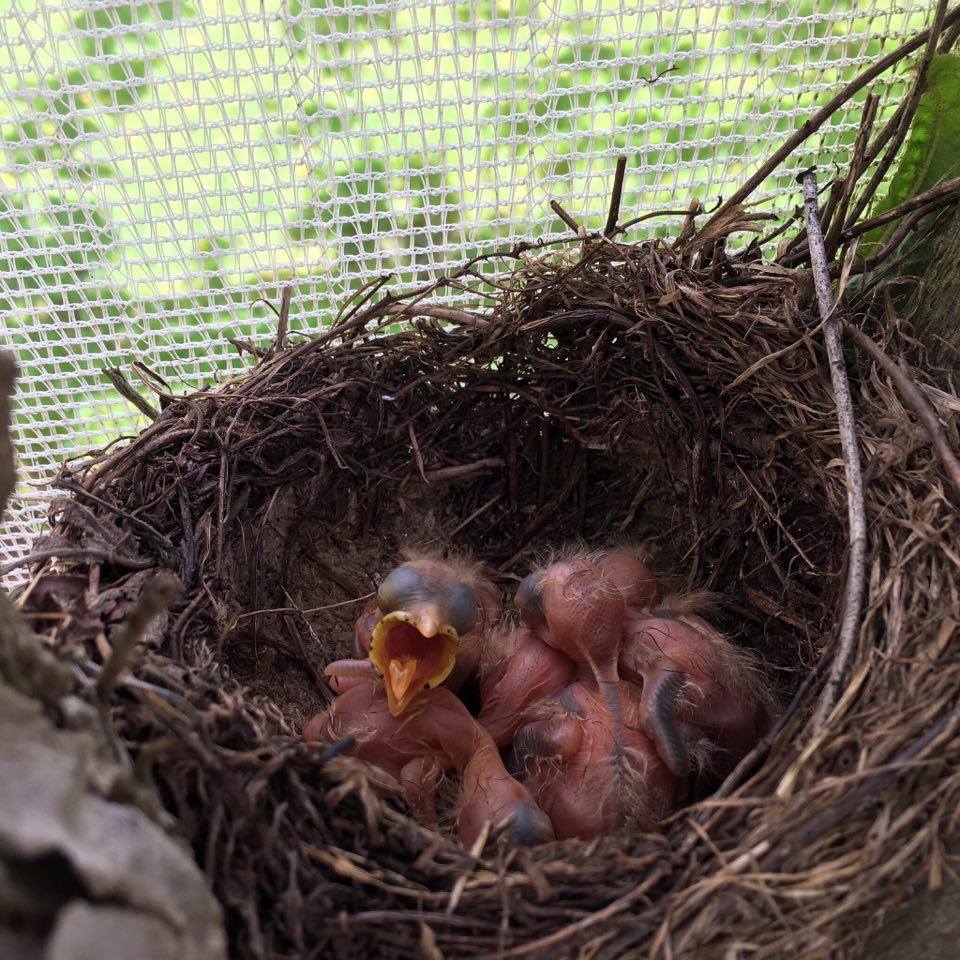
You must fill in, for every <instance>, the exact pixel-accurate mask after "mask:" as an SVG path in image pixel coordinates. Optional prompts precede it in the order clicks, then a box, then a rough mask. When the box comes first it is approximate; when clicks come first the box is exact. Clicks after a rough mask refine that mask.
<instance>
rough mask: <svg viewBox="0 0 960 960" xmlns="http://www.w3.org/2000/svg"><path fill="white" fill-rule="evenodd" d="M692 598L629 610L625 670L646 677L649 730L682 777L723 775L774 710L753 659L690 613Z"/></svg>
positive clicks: (764, 727) (622, 666) (760, 732)
mask: <svg viewBox="0 0 960 960" xmlns="http://www.w3.org/2000/svg"><path fill="white" fill-rule="evenodd" d="M694 603H695V598H688V599H687V600H683V599H682V598H668V599H667V600H666V601H665V602H663V603H662V604H661V605H660V606H658V607H656V608H654V609H653V610H628V613H627V618H626V633H627V641H626V643H625V644H624V647H623V651H622V652H621V654H620V673H621V675H622V676H623V678H624V679H626V680H631V681H633V682H635V683H638V684H642V688H643V694H642V701H643V706H644V710H645V711H646V714H647V725H646V729H647V732H648V733H649V734H650V736H651V737H652V738H653V741H654V743H655V744H656V745H657V751H658V752H659V754H660V756H661V757H662V758H663V761H664V763H666V765H667V766H668V767H669V768H670V770H672V771H673V772H674V773H675V774H677V775H678V776H686V775H687V774H689V773H691V772H693V769H694V767H695V766H699V767H702V768H706V769H708V770H709V772H710V773H711V774H713V775H714V776H719V777H724V776H726V775H727V774H728V773H729V772H730V771H732V770H733V768H734V767H735V766H736V765H737V763H739V761H740V760H741V759H743V757H745V756H746V755H747V754H748V753H749V752H750V750H751V749H752V748H753V747H754V745H755V744H756V742H757V741H758V740H759V738H760V737H761V736H762V735H763V734H764V733H765V732H766V730H767V729H768V727H769V724H770V721H771V719H772V716H773V707H772V701H771V700H770V698H769V696H768V694H767V693H766V692H765V691H764V690H763V688H762V685H761V683H760V676H759V674H758V673H757V671H756V669H755V667H754V665H753V662H752V658H751V657H750V656H749V654H747V653H746V652H744V651H742V650H740V649H739V648H737V647H735V646H734V645H733V644H731V643H730V642H729V641H728V640H727V639H726V638H725V637H723V636H722V635H721V634H719V633H718V632H717V631H716V630H714V629H713V628H712V627H711V626H710V625H709V624H708V623H707V622H706V621H705V620H704V619H703V618H702V617H700V616H698V615H696V614H695V613H693V612H692V610H691V607H692V606H693V605H694Z"/></svg>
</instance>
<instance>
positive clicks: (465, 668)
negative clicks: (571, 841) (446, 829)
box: [303, 557, 553, 846]
mask: <svg viewBox="0 0 960 960" xmlns="http://www.w3.org/2000/svg"><path fill="white" fill-rule="evenodd" d="M499 603H500V593H499V591H498V590H497V589H496V587H494V586H493V584H492V583H490V582H489V581H487V580H484V579H483V578H482V577H480V576H479V575H478V574H477V572H476V569H475V568H473V567H470V566H468V565H466V564H463V563H457V562H450V561H441V560H437V559H434V558H428V557H414V558H411V559H410V560H408V561H407V562H406V563H404V564H403V565H401V566H399V567H397V568H396V569H394V570H393V571H392V572H391V573H390V574H389V575H388V576H387V577H386V578H385V579H384V581H383V582H382V583H381V584H380V589H379V590H378V592H377V599H376V603H375V604H373V605H371V606H370V607H369V608H368V609H367V610H365V611H364V613H363V614H362V615H361V616H360V619H359V620H358V621H357V626H356V633H355V644H356V652H357V654H358V655H361V656H362V655H364V654H365V655H366V659H363V660H360V659H357V660H340V661H336V662H335V663H332V664H330V665H329V666H328V667H327V669H326V673H327V675H328V676H329V677H330V678H331V686H332V687H333V689H334V690H335V691H336V692H337V693H339V694H340V695H339V696H338V697H337V698H336V700H334V702H333V703H332V704H331V705H330V707H329V708H328V709H327V710H326V711H324V712H323V713H321V714H318V715H317V716H316V717H314V718H313V719H312V720H311V721H310V722H309V723H308V724H307V726H306V727H305V728H304V732H303V736H304V739H306V740H308V741H314V740H323V741H325V742H332V741H335V740H339V739H341V738H343V737H346V736H348V735H352V736H353V737H354V738H355V739H356V745H355V746H354V748H353V749H352V751H351V752H352V753H353V754H354V755H356V756H359V757H361V758H362V759H364V760H366V761H368V762H369V763H372V764H374V765H376V766H377V767H379V768H381V769H382V770H385V771H387V772H388V773H390V774H392V775H393V776H394V777H396V778H397V780H398V781H399V782H400V785H401V788H402V789H403V792H404V795H405V797H406V799H407V802H408V803H409V805H410V809H411V811H412V812H413V813H414V815H415V816H416V817H417V818H418V819H419V820H420V821H421V823H424V824H425V825H427V826H436V824H437V805H436V789H437V786H438V784H439V781H440V779H441V777H442V776H443V775H444V774H446V773H448V772H455V773H456V774H458V776H459V796H458V802H457V830H458V834H459V836H460V839H461V841H462V842H463V843H464V844H465V845H466V846H472V845H473V843H474V841H475V840H476V839H477V837H478V836H479V835H480V833H481V831H482V830H483V828H484V824H485V823H487V822H489V823H490V824H491V825H492V827H493V828H494V830H499V831H502V835H503V836H505V837H506V838H507V839H509V840H511V841H512V842H514V843H520V844H535V843H543V842H545V841H546V840H550V839H552V838H553V829H552V827H551V824H550V821H549V819H548V818H547V817H546V815H545V814H544V813H543V812H542V811H541V810H540V809H539V808H538V807H537V805H536V804H535V803H534V801H533V798H532V796H531V794H530V791H529V790H528V789H527V788H526V787H524V786H523V785H522V784H520V783H518V782H517V781H516V780H515V779H514V778H513V777H511V776H510V774H509V773H508V772H507V770H506V768H505V767H504V765H503V761H502V759H501V757H500V753H499V751H498V750H497V747H496V745H495V744H494V743H493V741H492V740H491V739H490V735H489V734H488V733H487V732H486V730H484V729H483V727H481V726H480V725H479V724H478V723H477V721H476V720H475V719H474V718H473V717H472V716H471V715H470V713H469V711H468V710H467V708H466V707H465V706H464V705H463V703H461V701H460V700H459V699H458V698H457V697H456V696H455V695H454V693H453V692H452V691H453V690H459V689H461V688H462V687H463V686H464V684H465V683H466V682H467V681H468V680H470V679H471V678H472V677H474V676H475V674H476V670H477V665H478V663H479V661H480V655H481V643H482V640H483V638H484V637H485V636H486V633H487V630H488V628H489V627H490V626H492V625H493V624H495V623H496V622H497V621H498V619H499V616H500V608H499ZM441 684H445V687H441V686H440V685H441Z"/></svg>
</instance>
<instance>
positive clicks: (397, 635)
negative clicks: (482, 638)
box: [370, 610, 460, 717]
mask: <svg viewBox="0 0 960 960" xmlns="http://www.w3.org/2000/svg"><path fill="white" fill-rule="evenodd" d="M459 646H460V638H459V637H458V636H457V631H456V630H454V629H453V627H451V626H450V625H449V624H444V623H442V622H441V621H440V618H439V617H437V616H436V615H435V614H434V613H432V612H430V611H425V612H423V613H410V612H409V611H406V610H395V611H394V612H393V613H388V614H387V615H386V616H385V617H384V618H383V619H382V620H381V621H380V622H379V623H378V624H377V625H376V626H375V627H374V629H373V634H372V636H371V638H370V662H371V663H372V664H373V665H374V666H375V667H376V668H377V671H378V672H379V673H380V674H381V675H382V676H383V683H384V686H385V687H386V691H387V706H388V708H389V709H390V713H391V714H392V715H393V716H395V717H399V716H400V715H401V714H402V713H403V712H404V711H405V710H406V709H407V707H409V706H410V704H411V703H412V702H413V701H414V700H415V699H416V697H417V694H419V693H420V691H421V690H425V689H429V688H432V687H436V686H439V685H440V684H441V683H443V681H444V680H446V679H447V677H449V676H450V671H451V670H453V668H454V666H455V665H456V662H457V649H458V647H459Z"/></svg>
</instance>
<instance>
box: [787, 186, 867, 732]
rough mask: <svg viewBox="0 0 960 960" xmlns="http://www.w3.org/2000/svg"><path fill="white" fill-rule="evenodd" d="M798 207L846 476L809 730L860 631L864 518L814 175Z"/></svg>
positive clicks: (837, 685) (830, 700)
mask: <svg viewBox="0 0 960 960" xmlns="http://www.w3.org/2000/svg"><path fill="white" fill-rule="evenodd" d="M802 183H803V205H804V214H805V220H806V224H807V241H808V243H809V245H810V259H811V262H812V265H813V282H814V287H815V289H816V293H817V307H818V309H819V311H820V319H821V320H822V321H823V339H824V343H825V344H826V348H827V357H828V359H829V362H830V379H831V381H832V382H833V392H834V396H835V397H836V403H837V422H838V424H839V426H840V441H841V444H842V446H843V463H844V471H845V473H846V477H847V513H848V525H849V528H848V529H849V556H848V559H847V588H846V592H845V595H844V599H843V612H842V614H841V617H840V630H839V635H838V638H837V652H836V655H835V656H834V660H833V665H832V666H831V668H830V675H829V677H828V678H827V683H826V686H825V687H824V689H823V693H822V695H821V697H820V701H819V703H818V704H817V711H816V715H815V720H814V729H817V728H818V727H820V726H821V725H822V724H823V723H824V722H825V721H826V718H827V715H828V714H829V713H830V711H831V710H832V709H833V705H834V704H835V703H836V702H837V700H838V699H839V696H840V689H841V684H842V682H843V677H844V674H845V673H846V670H847V664H848V663H849V661H850V657H851V655H852V653H853V645H854V643H855V642H856V639H857V636H858V635H859V632H860V609H861V607H862V605H863V590H864V579H865V577H866V562H867V561H866V554H867V516H866V510H865V508H864V502H863V471H862V470H861V468H860V447H859V444H858V441H857V421H856V414H855V413H854V409H853V397H852V396H851V394H850V381H849V380H848V379H847V370H846V367H845V365H844V361H843V347H842V345H841V341H840V322H839V320H838V319H837V318H836V316H835V315H834V311H835V307H836V305H835V304H834V301H833V291H832V290H831V286H830V269H829V264H828V263H827V255H826V251H825V250H824V247H823V232H822V231H821V229H820V219H819V215H818V213H817V175H816V173H815V172H814V171H813V170H808V171H807V172H806V173H804V174H802Z"/></svg>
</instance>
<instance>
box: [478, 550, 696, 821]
mask: <svg viewBox="0 0 960 960" xmlns="http://www.w3.org/2000/svg"><path fill="white" fill-rule="evenodd" d="M515 602H516V605H517V607H518V608H519V610H520V615H521V618H522V620H523V623H524V627H525V631H522V632H521V633H520V634H519V636H518V648H517V651H516V653H515V654H514V655H513V656H512V657H510V658H508V659H507V660H506V661H505V663H504V664H503V665H502V666H501V668H500V669H499V670H497V671H495V672H494V673H493V674H491V675H490V676H488V677H487V678H485V682H484V684H483V687H482V696H483V701H484V706H483V710H482V711H481V714H480V720H481V723H483V724H484V725H486V726H488V729H492V730H493V732H494V736H495V738H496V739H497V740H499V741H502V740H503V739H504V738H507V739H509V731H510V730H511V729H516V736H515V739H514V742H513V752H514V756H515V758H516V760H517V763H518V764H519V765H522V767H523V770H524V775H523V779H524V782H525V783H526V784H527V786H529V787H530V789H531V791H532V792H533V795H534V797H535V798H536V800H537V802H538V803H539V804H540V806H541V807H542V808H543V810H544V812H545V813H546V814H547V815H548V816H549V817H550V819H551V821H552V823H553V826H554V829H555V831H556V834H557V836H558V837H560V838H565V837H581V838H589V837H594V836H598V835H600V834H603V833H609V832H611V831H612V830H615V829H617V828H619V827H623V826H628V825H630V826H634V827H639V828H641V829H649V828H651V827H652V826H653V825H654V824H655V823H656V821H658V820H660V819H662V818H663V817H665V816H666V815H667V814H669V813H670V812H671V810H672V809H673V806H674V802H675V798H676V796H677V793H678V791H679V789H680V787H681V785H682V781H681V778H679V777H677V776H676V775H675V774H673V773H672V772H671V771H670V770H669V769H668V768H667V766H666V765H665V764H664V763H663V761H662V760H661V758H660V756H659V755H658V753H657V750H656V748H655V746H654V744H653V741H652V740H651V738H650V737H649V736H648V735H647V733H646V732H645V729H644V727H645V719H646V717H645V712H644V709H643V706H642V704H641V699H640V694H639V691H638V690H637V689H636V688H634V687H633V686H632V685H631V684H627V683H623V682H622V681H621V680H620V677H619V674H618V659H619V656H620V652H621V649H622V646H623V639H624V633H623V624H624V616H625V606H624V600H623V596H622V594H621V591H620V589H619V587H618V585H617V583H615V582H614V581H613V580H612V579H611V578H609V577H608V576H606V574H605V573H604V571H603V569H602V568H601V567H600V566H599V565H598V564H597V563H595V562H593V561H592V560H591V559H589V558H587V557H585V556H574V557H573V558H571V559H569V560H562V561H560V562H558V563H554V564H552V565H550V566H548V567H547V568H546V569H545V570H543V571H541V572H536V573H533V574H531V575H530V576H529V577H527V578H526V579H525V580H524V581H523V583H522V584H521V587H520V589H519V590H518V592H517V597H516V601H515ZM538 644H539V645H540V646H539V647H538ZM544 647H545V648H547V649H543V648H544ZM517 711H519V713H520V720H519V723H518V722H517Z"/></svg>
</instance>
